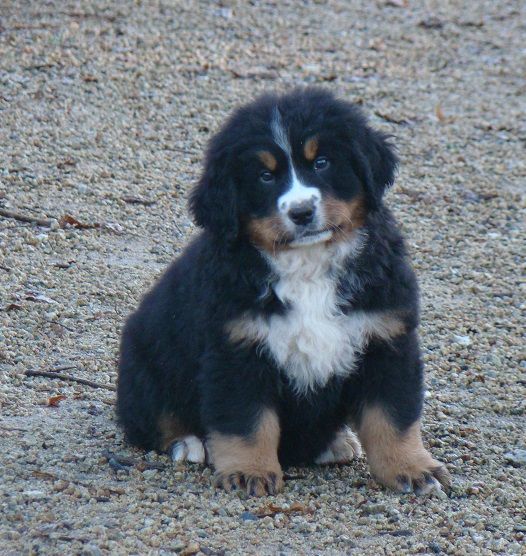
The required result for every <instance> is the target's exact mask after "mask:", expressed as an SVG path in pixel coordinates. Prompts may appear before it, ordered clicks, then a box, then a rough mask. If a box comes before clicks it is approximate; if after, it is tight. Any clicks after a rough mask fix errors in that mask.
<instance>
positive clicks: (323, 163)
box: [314, 156, 331, 170]
mask: <svg viewBox="0 0 526 556" xmlns="http://www.w3.org/2000/svg"><path fill="white" fill-rule="evenodd" d="M330 165H331V163H330V162H329V159H328V158H327V157H326V156H319V157H318V158H317V159H316V160H315V161H314V169H315V170H325V169H326V168H328V167H329V166H330Z"/></svg>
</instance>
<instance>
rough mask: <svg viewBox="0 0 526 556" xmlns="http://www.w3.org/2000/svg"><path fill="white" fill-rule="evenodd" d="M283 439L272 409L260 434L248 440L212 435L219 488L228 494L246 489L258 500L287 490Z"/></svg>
mask: <svg viewBox="0 0 526 556" xmlns="http://www.w3.org/2000/svg"><path fill="white" fill-rule="evenodd" d="M279 437H280V426H279V421H278V417H277V415H276V413H275V412H274V411H272V410H270V409H265V410H264V411H263V412H262V414H261V417H260V419H259V424H258V427H257V429H256V431H255V432H254V433H253V434H252V435H251V436H250V437H248V438H245V437H243V436H235V435H226V434H220V433H211V434H210V436H209V437H208V442H207V447H208V450H209V455H210V461H211V463H212V465H213V466H214V467H215V469H216V476H215V483H216V485H217V486H221V487H223V488H224V489H225V490H232V489H233V488H235V487H237V488H245V489H246V490H247V492H248V493H249V494H253V495H256V496H263V495H265V494H266V493H275V492H279V491H280V490H281V489H282V487H283V472H282V471H281V466H280V464H279V461H278V445H279Z"/></svg>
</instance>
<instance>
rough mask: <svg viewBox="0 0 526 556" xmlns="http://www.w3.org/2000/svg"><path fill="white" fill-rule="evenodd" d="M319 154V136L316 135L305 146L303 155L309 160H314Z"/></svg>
mask: <svg viewBox="0 0 526 556" xmlns="http://www.w3.org/2000/svg"><path fill="white" fill-rule="evenodd" d="M317 152H318V136H317V135H315V136H314V137H311V138H310V139H308V140H307V142H306V143H305V146H304V147H303V154H304V155H305V158H306V159H307V160H314V157H315V156H316V153H317Z"/></svg>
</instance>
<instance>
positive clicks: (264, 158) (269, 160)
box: [258, 151, 278, 172]
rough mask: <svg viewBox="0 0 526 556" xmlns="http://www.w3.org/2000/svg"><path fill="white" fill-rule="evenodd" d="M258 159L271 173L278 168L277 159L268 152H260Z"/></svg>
mask: <svg viewBox="0 0 526 556" xmlns="http://www.w3.org/2000/svg"><path fill="white" fill-rule="evenodd" d="M258 157H259V160H261V162H263V164H264V165H265V166H266V167H267V168H268V169H269V170H270V171H271V172H274V170H275V169H276V168H277V167H278V161H277V160H276V158H275V157H274V155H273V154H272V153H269V152H268V151H260V152H258Z"/></svg>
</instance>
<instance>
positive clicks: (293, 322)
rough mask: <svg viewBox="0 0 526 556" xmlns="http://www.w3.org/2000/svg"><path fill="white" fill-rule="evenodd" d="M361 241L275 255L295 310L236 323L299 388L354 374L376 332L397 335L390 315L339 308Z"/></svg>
mask: <svg viewBox="0 0 526 556" xmlns="http://www.w3.org/2000/svg"><path fill="white" fill-rule="evenodd" d="M361 244H362V241H361V238H359V237H358V238H356V239H355V240H354V241H352V242H349V243H347V244H338V245H335V246H334V247H332V248H327V247H326V246H312V247H310V248H306V249H294V250H291V251H287V252H283V253H280V254H278V255H276V256H275V257H273V258H272V259H271V260H270V259H269V262H270V264H271V265H272V267H273V268H274V270H275V272H276V274H277V275H278V276H279V280H278V282H277V283H276V284H275V286H274V291H275V293H276V295H277V296H278V297H279V299H280V300H281V301H282V302H284V303H286V304H287V306H288V307H289V310H288V311H287V312H286V313H285V314H284V315H273V316H272V317H270V318H269V319H264V318H262V317H257V318H253V317H248V316H245V317H243V318H242V319H239V320H236V321H234V322H232V323H230V326H229V333H230V337H231V338H232V339H234V340H237V341H239V340H241V341H251V342H257V343H259V345H260V346H261V347H263V348H264V349H265V350H266V351H267V352H268V353H269V354H270V355H271V357H272V358H273V359H274V361H275V362H276V363H277V365H278V366H279V367H280V368H282V369H283V370H284V371H285V373H286V374H287V375H288V376H289V378H290V379H291V381H292V382H293V384H294V387H295V389H296V390H297V391H298V392H306V391H307V390H309V389H314V388H316V387H319V386H323V385H324V384H326V383H327V381H328V380H329V379H330V378H331V377H332V376H334V375H346V374H349V373H351V372H352V371H353V370H354V369H355V367H356V363H357V360H358V357H359V355H360V353H361V352H362V351H363V349H364V347H365V346H366V344H367V342H368V341H369V339H370V337H371V336H373V335H380V336H382V337H385V336H388V337H389V336H390V335H391V332H392V325H393V319H392V318H387V319H386V315H385V314H384V313H378V312H375V313H371V312H368V313H366V312H364V311H357V312H355V313H351V314H350V315H349V314H344V313H342V311H341V309H340V308H339V302H340V299H339V297H338V291H337V286H338V275H339V274H340V275H341V272H342V271H343V269H342V266H343V264H344V262H345V261H346V260H348V258H349V257H352V256H353V255H354V256H356V253H357V252H358V251H359V250H360V247H361ZM397 322H398V321H397Z"/></svg>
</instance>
